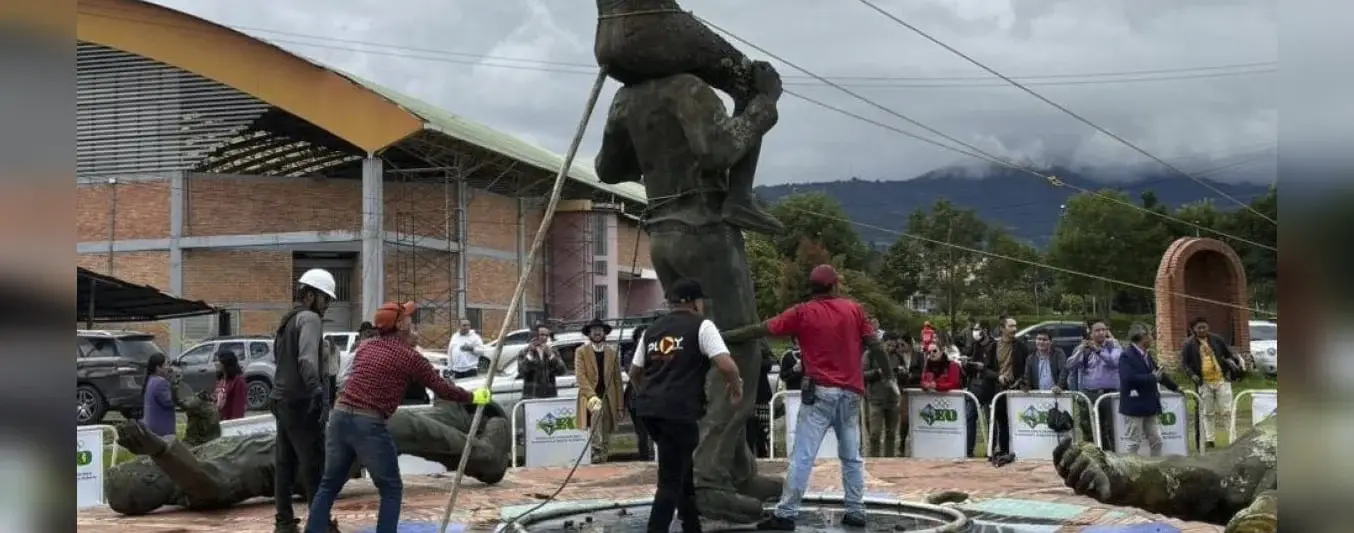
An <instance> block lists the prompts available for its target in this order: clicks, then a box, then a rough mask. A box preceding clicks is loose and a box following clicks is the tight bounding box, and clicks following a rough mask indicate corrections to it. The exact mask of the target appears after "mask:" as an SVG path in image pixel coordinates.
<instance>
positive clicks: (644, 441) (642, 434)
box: [626, 406, 653, 461]
mask: <svg viewBox="0 0 1354 533" xmlns="http://www.w3.org/2000/svg"><path fill="white" fill-rule="evenodd" d="M626 410H627V411H629V412H630V422H632V423H633V424H634V425H635V447H636V448H638V449H639V450H638V451H639V460H641V461H652V460H653V441H652V440H650V439H649V429H648V428H646V427H644V420H643V419H641V418H640V417H638V416H636V415H635V408H634V407H633V406H632V407H629V408H627V409H626Z"/></svg>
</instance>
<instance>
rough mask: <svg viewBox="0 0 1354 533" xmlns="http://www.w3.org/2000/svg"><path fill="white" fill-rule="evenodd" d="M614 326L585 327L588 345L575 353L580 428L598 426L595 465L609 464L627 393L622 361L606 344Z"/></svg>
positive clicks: (594, 441)
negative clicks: (623, 386) (617, 423)
mask: <svg viewBox="0 0 1354 533" xmlns="http://www.w3.org/2000/svg"><path fill="white" fill-rule="evenodd" d="M609 333H611V326H610V325H608V324H606V323H605V322H602V321H601V320H593V321H592V322H589V323H588V324H587V325H586V326H583V334H584V335H587V336H588V342H587V343H585V344H584V345H583V346H581V347H579V348H578V351H577V352H575V353H574V373H575V375H576V376H577V378H578V412H579V413H586V415H581V416H579V417H578V420H579V428H580V429H589V430H590V429H591V428H592V424H594V423H596V424H598V427H597V433H596V435H594V436H593V438H592V449H593V462H599V463H600V462H606V460H607V455H608V454H609V453H610V450H611V434H612V432H614V431H615V429H616V421H617V420H618V419H619V418H620V416H621V410H622V409H623V405H624V394H623V389H622V384H621V359H620V355H619V354H617V353H616V346H615V345H612V344H609V343H607V342H606V336H607V334H609Z"/></svg>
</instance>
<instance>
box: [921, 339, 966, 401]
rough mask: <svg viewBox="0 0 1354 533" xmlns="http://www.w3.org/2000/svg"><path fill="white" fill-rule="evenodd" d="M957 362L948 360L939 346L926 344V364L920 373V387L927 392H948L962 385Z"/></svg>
mask: <svg viewBox="0 0 1354 533" xmlns="http://www.w3.org/2000/svg"><path fill="white" fill-rule="evenodd" d="M961 375H962V372H961V370H960V368H959V363H957V362H954V361H950V357H949V356H948V355H945V351H944V350H942V349H941V348H940V346H938V345H936V344H934V343H932V344H927V345H926V366H925V367H924V368H923V369H922V373H921V388H922V390H925V391H927V392H949V391H952V390H958V389H959V388H960V387H961V386H962V385H963V380H962V378H961Z"/></svg>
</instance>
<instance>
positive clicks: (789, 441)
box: [767, 390, 866, 459]
mask: <svg viewBox="0 0 1354 533" xmlns="http://www.w3.org/2000/svg"><path fill="white" fill-rule="evenodd" d="M800 395H801V392H800V391H797V390H783V391H780V392H777V393H775V394H773V395H771V403H770V405H769V406H768V407H769V408H770V410H771V413H770V416H771V426H772V429H771V431H770V434H769V435H767V439H768V444H770V448H771V451H770V453H769V455H768V458H770V459H775V458H776V431H775V425H776V400H777V399H780V400H781V402H782V403H784V404H785V454H786V455H787V456H788V455H790V454H791V453H793V449H794V442H795V426H797V425H799V407H800V403H799V399H800ZM865 403H866V401H865V397H864V396H861V398H860V424H859V426H860V429H861V431H862V432H863V431H865ZM860 447H861V451H862V453H863V452H864V449H865V435H864V434H862V435H861V438H860ZM836 456H837V433H836V432H834V431H832V428H828V430H827V433H825V434H824V435H823V443H822V445H820V446H819V447H818V455H817V457H818V458H819V459H829V458H833V457H836Z"/></svg>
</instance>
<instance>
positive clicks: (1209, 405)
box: [1180, 317, 1244, 448]
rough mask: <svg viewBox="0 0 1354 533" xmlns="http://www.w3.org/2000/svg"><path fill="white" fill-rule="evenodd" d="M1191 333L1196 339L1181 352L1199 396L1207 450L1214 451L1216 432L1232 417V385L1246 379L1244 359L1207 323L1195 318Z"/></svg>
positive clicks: (1190, 339)
mask: <svg viewBox="0 0 1354 533" xmlns="http://www.w3.org/2000/svg"><path fill="white" fill-rule="evenodd" d="M1189 329H1190V331H1191V332H1192V335H1191V336H1190V338H1189V339H1186V340H1185V345H1184V346H1183V347H1182V348H1181V349H1180V364H1181V366H1183V367H1185V373H1187V374H1189V378H1190V380H1191V381H1193V382H1194V386H1195V387H1196V388H1197V390H1198V392H1199V403H1200V404H1201V405H1200V407H1201V410H1202V411H1203V421H1202V423H1201V424H1200V425H1202V426H1203V432H1204V441H1205V444H1204V446H1205V447H1206V448H1212V447H1214V444H1213V434H1214V431H1215V428H1217V427H1218V426H1223V425H1224V424H1227V421H1228V420H1230V419H1231V417H1232V382H1233V381H1238V380H1240V379H1241V378H1242V377H1244V372H1243V371H1242V370H1241V368H1242V363H1241V358H1239V357H1237V355H1236V353H1235V352H1233V351H1232V349H1231V347H1229V346H1227V341H1225V340H1223V339H1222V337H1221V336H1219V335H1217V334H1215V333H1212V332H1210V331H1209V330H1208V321H1207V320H1205V319H1204V318H1203V317H1199V318H1195V319H1194V320H1192V321H1190V323H1189ZM1224 427H1225V426H1224Z"/></svg>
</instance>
